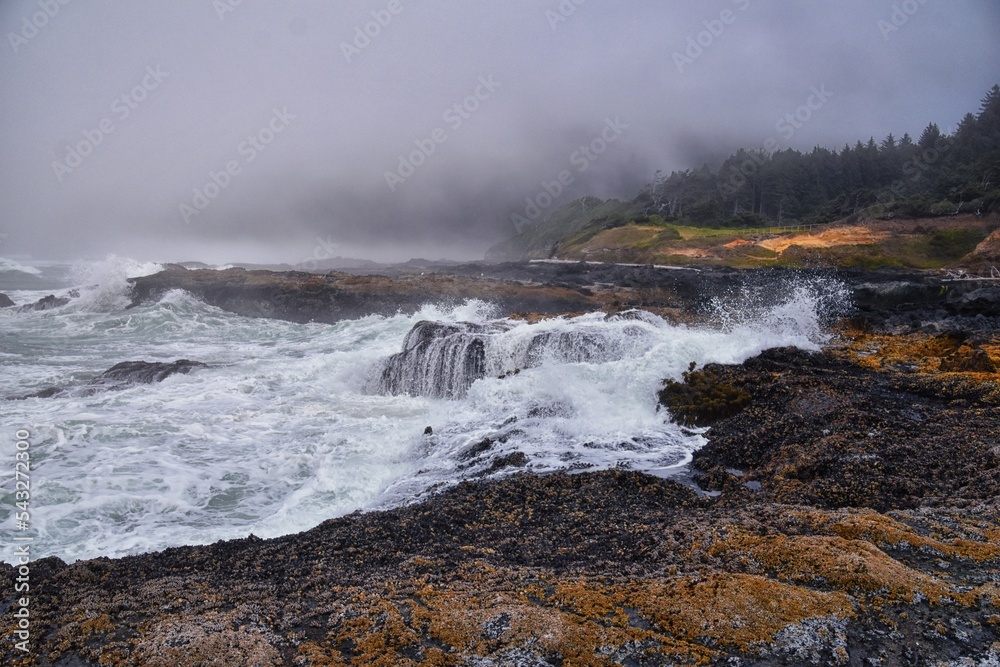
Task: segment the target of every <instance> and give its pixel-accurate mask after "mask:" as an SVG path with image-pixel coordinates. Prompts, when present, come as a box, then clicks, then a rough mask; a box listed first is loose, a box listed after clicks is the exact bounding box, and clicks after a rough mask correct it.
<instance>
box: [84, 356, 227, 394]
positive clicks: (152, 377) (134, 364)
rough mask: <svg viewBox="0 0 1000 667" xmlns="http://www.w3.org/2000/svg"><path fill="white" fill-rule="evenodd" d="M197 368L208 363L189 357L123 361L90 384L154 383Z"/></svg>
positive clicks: (104, 386) (127, 384) (101, 385)
mask: <svg viewBox="0 0 1000 667" xmlns="http://www.w3.org/2000/svg"><path fill="white" fill-rule="evenodd" d="M196 368H207V364H203V363H201V362H200V361H191V360H189V359H178V360H177V361H171V362H150V361H123V362H122V363H120V364H115V365H114V366H112V367H111V368H109V369H108V370H106V371H104V372H103V373H101V374H100V375H98V376H97V377H96V378H94V379H93V380H91V381H90V384H89V386H91V387H103V388H105V389H118V388H124V387H127V386H129V385H133V384H153V383H154V382H162V381H163V380H165V379H167V378H168V377H170V376H171V375H176V374H178V373H180V374H182V375H186V374H188V373H190V372H191V371H192V370H194V369H196Z"/></svg>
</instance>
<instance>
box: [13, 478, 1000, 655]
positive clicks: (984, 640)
mask: <svg viewBox="0 0 1000 667" xmlns="http://www.w3.org/2000/svg"><path fill="white" fill-rule="evenodd" d="M997 528H1000V517H998V515H997V513H996V511H994V510H988V509H985V508H984V509H982V510H980V511H978V512H976V513H974V514H968V515H963V514H961V513H956V512H946V511H935V510H925V511H921V512H917V513H895V514H894V515H893V517H892V518H889V517H886V516H883V515H880V514H877V513H875V512H871V511H860V512H858V511H837V512H824V511H820V510H811V509H809V508H804V507H792V506H780V505H773V506H772V505H768V504H759V503H744V506H742V507H733V506H726V505H724V504H719V503H715V504H713V503H710V502H708V501H704V500H698V499H697V498H695V496H694V494H693V493H692V492H691V491H690V490H689V489H686V488H684V487H682V486H680V485H678V484H675V483H672V482H669V481H664V480H661V479H657V478H654V477H650V476H647V475H642V474H638V473H628V472H619V471H609V472H602V473H585V474H581V475H566V474H555V475H549V476H543V477H538V476H532V475H525V474H519V475H515V476H512V477H508V478H505V479H502V480H494V481H490V482H475V483H474V482H464V483H462V484H459V485H457V486H455V487H453V488H452V489H450V490H448V491H446V492H444V493H442V494H440V495H438V496H435V497H433V498H431V499H429V500H427V501H424V502H421V503H419V504H415V505H411V506H408V507H403V508H399V509H395V510H392V511H388V512H373V513H369V514H364V515H362V514H353V515H350V516H347V517H343V518H340V519H336V520H332V521H328V522H325V523H323V524H321V525H320V526H318V527H317V528H314V529H313V530H310V531H307V532H305V533H302V534H299V535H292V536H287V537H282V538H277V539H273V540H261V539H259V538H256V537H253V536H251V537H249V538H247V539H244V540H235V541H230V542H219V543H216V544H213V545H209V546H203V547H183V548H174V549H168V550H166V551H164V552H162V553H157V554H146V555H140V556H134V557H129V558H123V559H120V560H108V559H97V560H91V561H81V562H77V563H73V564H72V565H66V564H64V563H62V562H61V561H59V560H57V559H53V558H49V559H44V560H40V561H37V562H35V563H33V564H32V566H31V590H32V593H33V597H32V602H31V605H32V606H31V630H32V643H31V651H32V652H31V654H30V655H29V656H25V655H23V654H21V653H19V652H18V651H16V650H15V649H14V647H13V642H10V641H8V642H4V643H3V644H2V645H0V660H2V661H4V664H10V665H22V664H25V665H26V664H33V665H34V664H37V665H65V664H98V663H99V664H104V665H128V664H141V665H171V667H189V666H194V665H203V664H225V665H244V664H264V665H289V666H291V665H343V664H385V665H416V664H428V665H435V664H442V665H473V664H482V665H487V664H490V665H494V664H495V665H508V664H511V665H513V664H539V665H560V664H562V665H565V664H569V663H572V664H593V665H605V664H607V665H612V664H619V665H621V664H625V665H629V664H631V665H666V664H675V665H720V666H721V665H733V664H740V665H746V666H749V665H768V666H771V665H775V666H776V665H803V664H824V665H840V664H844V665H846V664H858V665H863V664H867V663H865V662H864V660H865V658H866V657H868V656H878V655H880V654H882V655H888V656H903V655H911V656H913V658H912V660H911V661H910V663H911V664H935V662H934V661H935V660H943V659H958V658H970V659H976V660H979V659H985V658H986V657H987V656H988V655H989V652H990V646H991V644H992V643H993V642H995V641H997V640H998V639H1000V618H998V617H997V614H998V612H1000V609H998V605H1000V595H997V590H998V589H997V587H996V585H995V584H994V583H992V581H993V580H995V579H996V578H997V577H998V575H1000V546H998V545H996V544H990V543H988V542H987V541H986V540H985V539H984V537H983V531H986V530H996V529H997ZM942 563H943V564H945V565H947V567H943V566H942V565H941V564H942ZM16 576H17V571H16V570H15V569H14V568H12V567H10V566H7V565H0V590H2V591H5V593H3V594H2V596H0V604H3V605H7V604H10V603H11V599H10V598H11V596H12V595H13V593H11V591H13V590H14V589H13V586H14V582H15V577H16ZM16 621H17V619H16V618H14V617H13V615H12V614H4V615H3V617H0V634H3V635H4V636H10V633H11V631H12V630H13V629H15V628H16ZM734 657H740V658H742V659H741V660H740V661H738V662H737V661H732V660H731V658H734ZM529 658H530V660H531V662H528V663H524V662H523V661H524V660H526V659H529ZM612 658H613V659H612ZM891 664H900V665H902V664H906V663H905V662H897V663H891ZM961 664H965V663H961ZM972 664H976V663H972ZM984 664H985V663H984Z"/></svg>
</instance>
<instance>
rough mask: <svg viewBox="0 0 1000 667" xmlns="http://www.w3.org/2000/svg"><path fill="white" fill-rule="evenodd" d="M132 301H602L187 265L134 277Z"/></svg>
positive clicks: (286, 316) (572, 305)
mask: <svg viewBox="0 0 1000 667" xmlns="http://www.w3.org/2000/svg"><path fill="white" fill-rule="evenodd" d="M130 282H131V283H132V286H133V301H132V305H133V306H134V305H138V304H140V303H146V302H149V301H154V300H156V299H158V298H160V296H162V295H163V294H164V293H165V292H167V291H169V290H171V289H182V290H185V291H187V292H190V293H191V294H193V295H195V296H197V297H198V298H200V299H202V300H204V301H205V302H206V303H209V304H211V305H213V306H217V307H219V308H222V309H224V310H228V311H230V312H233V313H237V314H239V315H245V316H249V317H273V318H276V319H282V320H290V321H293V322H338V321H340V320H345V319H354V318H359V317H366V316H368V315H386V316H391V315H395V314H396V313H399V312H404V313H413V312H416V311H417V310H419V309H420V308H421V307H422V306H424V305H426V304H429V303H455V304H458V303H460V302H462V301H464V300H467V299H482V300H484V301H488V302H490V303H492V304H494V305H495V306H496V307H497V308H498V309H499V312H498V314H499V315H508V314H512V313H550V314H557V313H564V312H583V311H589V310H593V309H595V308H597V307H598V306H599V302H598V301H597V300H596V299H594V298H593V297H589V296H586V295H584V294H581V293H580V292H579V291H576V290H573V289H568V288H564V287H550V286H541V285H533V286H532V285H521V284H517V283H508V282H501V281H488V280H479V279H473V278H455V277H449V276H438V275H433V276H420V275H404V276H401V277H399V278H387V277H385V276H354V275H350V274H346V273H329V274H326V275H318V274H312V273H304V272H295V271H293V272H286V273H273V272H270V271H246V270H244V269H229V270H226V271H211V270H197V271H188V270H184V269H182V268H179V267H173V268H170V269H168V270H166V271H162V272H160V273H157V274H154V275H151V276H145V277H141V278H134V279H132V280H131V281H130Z"/></svg>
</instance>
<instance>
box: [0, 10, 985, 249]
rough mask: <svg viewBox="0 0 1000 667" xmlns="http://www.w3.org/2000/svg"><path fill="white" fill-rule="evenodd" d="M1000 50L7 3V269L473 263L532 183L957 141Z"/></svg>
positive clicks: (304, 13)
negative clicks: (782, 151) (343, 259)
mask: <svg viewBox="0 0 1000 667" xmlns="http://www.w3.org/2000/svg"><path fill="white" fill-rule="evenodd" d="M62 3H65V4H62ZM560 8H561V9H560ZM570 10H572V12H571V11H570ZM373 12H374V14H373ZM560 12H561V13H560ZM379 21H381V24H380V23H379ZM366 30H367V32H368V33H369V35H371V36H369V35H365V34H364V33H365V31H366ZM998 33H1000V5H998V3H997V2H996V0H947V1H946V0H905V1H903V0H840V1H839V2H836V3H832V2H817V1H812V0H798V1H795V2H793V1H792V0H781V1H779V0H708V1H701V2H679V1H676V0H628V1H618V2H610V1H609V0H575V1H574V0H562V2H560V0H522V1H517V2H481V3H476V2H471V1H470V0H464V1H460V0H424V1H422V2H417V1H415V0H329V1H322V2H321V1H320V0H242V1H240V0H214V2H213V0H145V1H143V2H138V1H135V0H133V1H131V2H126V1H124V0H0V35H2V37H3V43H2V44H0V86H2V90H3V95H2V98H0V109H2V118H3V125H2V129H0V155H2V156H3V160H2V162H0V201H2V203H3V206H2V208H0V233H3V234H6V237H5V238H3V240H2V242H0V254H2V255H7V256H25V255H26V256H30V257H33V258H37V259H61V258H75V257H80V256H96V257H100V256H104V255H106V254H109V253H117V254H119V255H128V256H132V257H135V258H137V259H153V260H161V261H164V260H185V259H199V260H204V261H214V262H225V261H288V262H300V261H304V260H307V259H309V258H311V257H323V256H324V255H344V256H354V257H369V258H376V259H387V260H405V259H407V258H409V257H412V256H424V257H429V258H439V257H452V258H473V257H481V256H482V253H483V252H484V251H485V249H486V247H487V246H488V245H489V244H490V243H491V242H494V241H496V240H499V239H500V238H502V237H505V236H508V235H509V234H510V233H512V232H513V230H514V226H513V224H512V223H511V220H510V216H511V215H512V214H514V213H522V214H523V213H524V211H525V206H526V204H525V198H532V199H535V200H536V201H538V202H540V203H541V204H543V205H544V204H545V203H546V202H547V199H546V197H545V196H544V193H545V188H544V186H543V183H548V184H549V190H550V191H552V192H553V193H556V194H557V196H556V197H555V200H554V203H553V204H552V205H551V206H550V207H549V208H548V209H544V206H543V211H542V212H543V213H544V211H545V210H553V209H554V208H556V207H557V206H558V205H560V204H562V203H565V202H568V201H570V200H571V199H572V198H574V197H576V196H580V195H582V194H585V193H589V194H594V195H597V196H601V197H612V196H618V197H622V198H631V197H633V196H634V195H635V194H636V193H637V192H638V190H639V188H640V187H641V185H642V184H643V183H644V182H648V181H649V179H650V177H651V175H652V173H653V171H655V170H656V169H664V170H671V169H683V168H688V167H695V166H698V165H700V164H701V163H703V162H705V161H706V160H707V161H710V162H712V161H717V160H719V159H721V158H724V157H725V156H726V155H727V154H729V153H730V152H732V151H733V150H735V149H736V148H737V147H740V146H745V147H750V148H753V147H760V146H763V145H764V144H765V142H766V141H767V140H768V139H772V140H777V143H778V145H779V146H780V147H781V148H785V147H793V148H799V149H803V150H807V149H809V148H811V147H812V146H814V145H817V144H820V145H826V146H830V147H833V148H840V147H841V146H843V144H844V143H845V142H848V141H850V142H852V143H853V141H854V140H856V139H859V138H865V139H866V138H867V137H868V136H872V135H874V136H875V137H876V138H877V139H880V138H882V137H884V136H885V135H886V134H888V133H889V132H894V133H896V134H897V135H899V134H901V133H902V132H906V131H908V132H910V133H911V134H914V135H916V134H918V133H919V132H920V130H921V129H922V128H923V127H924V126H925V125H926V124H927V122H928V121H931V120H933V121H936V122H938V123H939V124H940V125H941V126H942V128H951V127H953V126H954V124H955V123H957V122H958V121H959V120H960V119H961V117H962V116H963V115H964V114H965V113H966V112H968V111H975V110H976V109H977V108H978V105H979V100H980V99H981V98H982V97H983V96H984V95H985V93H986V91H987V90H988V89H989V88H990V87H991V86H992V85H993V84H994V83H997V82H998V81H1000V40H997V39H996V35H997V34H998ZM359 35H360V36H359ZM699 42H700V44H699ZM345 45H346V46H345ZM814 89H815V91H814ZM477 94H478V97H477ZM810 96H813V97H812V98H810ZM810 102H811V103H812V106H813V107H814V108H813V109H808V107H804V108H800V107H802V105H806V104H808V103H810ZM455 105H459V108H458V109H455V108H454V107H455ZM796 112H798V113H799V119H806V120H805V122H799V120H796V121H795V123H794V125H793V124H788V123H786V124H784V125H780V126H779V125H778V123H779V122H780V121H781V120H782V119H783V118H784V117H785V116H786V114H790V113H791V114H795V113H796ZM609 122H610V123H609ZM626 126H627V127H626ZM602 135H603V137H602ZM435 139H436V140H435ZM581 146H590V147H591V149H590V152H589V154H587V153H586V152H580V150H579V149H580V148H581ZM431 148H433V152H431V150H430V149H431ZM414 151H416V153H414ZM598 151H601V152H600V154H598ZM426 153H429V154H426ZM401 155H402V156H404V157H405V158H406V160H407V162H409V161H410V158H411V157H413V158H414V159H413V162H417V163H420V164H419V166H416V167H415V168H412V173H411V166H412V163H411V164H404V165H402V167H401V165H400V156H401ZM227 170H228V171H227ZM387 172H388V173H392V174H394V176H392V177H388V178H387V175H386V174H387ZM561 172H565V173H564V174H563V176H564V178H565V179H566V181H567V182H569V185H568V186H565V187H563V186H561V185H559V186H556V185H554V184H553V182H554V181H555V182H558V178H559V176H560V173H561ZM213 174H214V175H215V178H214V181H213V177H212V175H213ZM566 177H568V178H566ZM570 180H571V182H570ZM559 188H562V190H563V191H562V192H561V193H560V192H559V191H558V190H559ZM199 193H200V194H199ZM320 240H321V241H322V243H320Z"/></svg>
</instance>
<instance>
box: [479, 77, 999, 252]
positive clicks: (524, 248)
mask: <svg viewBox="0 0 1000 667" xmlns="http://www.w3.org/2000/svg"><path fill="white" fill-rule="evenodd" d="M996 211H1000V86H993V88H992V89H991V90H990V91H989V92H988V93H987V95H986V96H985V97H984V98H983V100H982V103H981V105H980V108H979V110H978V112H977V113H971V112H970V113H968V114H966V116H965V117H964V118H963V119H962V120H961V122H960V123H959V124H958V125H957V127H956V128H955V130H954V131H953V132H951V133H946V132H943V131H942V130H941V129H940V127H939V126H938V125H937V124H936V123H930V124H928V125H927V127H926V128H925V129H924V130H923V132H922V133H921V134H920V136H919V137H917V138H916V139H914V138H913V137H911V136H910V135H909V134H907V133H903V134H902V135H900V136H896V135H893V134H890V135H889V136H887V137H885V138H882V139H881V140H876V139H875V138H874V137H870V138H868V139H867V140H866V141H861V140H858V141H856V142H855V143H854V145H850V144H848V145H845V146H844V147H843V148H842V149H840V150H834V149H831V148H825V147H816V148H814V149H813V150H812V151H810V152H808V153H803V152H800V151H797V150H793V149H787V150H780V151H776V152H773V153H768V152H766V151H764V150H748V149H740V150H738V151H737V152H736V153H734V154H733V155H731V156H730V157H729V158H727V159H726V160H725V161H724V162H723V163H722V164H721V165H719V166H718V167H717V168H714V169H713V168H712V167H711V166H709V165H703V166H701V167H700V168H697V169H688V170H684V171H674V172H672V173H670V174H669V175H666V174H663V173H662V172H657V173H656V174H655V175H654V177H653V179H652V182H651V183H650V184H648V185H647V187H645V188H644V189H643V191H642V192H641V193H639V195H638V196H637V197H636V198H635V199H633V200H631V201H619V200H610V201H607V202H602V201H601V200H599V199H596V198H592V197H586V198H584V199H582V200H577V201H575V202H572V203H570V204H567V205H565V206H563V207H562V208H560V209H557V210H555V211H553V212H552V213H551V214H550V215H549V216H548V217H547V218H545V219H542V220H538V221H534V222H535V224H533V225H531V226H528V227H526V228H522V230H521V233H520V234H518V235H517V236H515V237H514V238H512V239H509V240H508V241H505V242H503V243H501V244H498V245H497V246H495V247H494V248H492V249H491V250H490V253H489V256H491V257H494V258H500V257H507V258H514V257H528V258H539V257H549V256H554V255H557V254H559V249H560V248H563V249H566V248H571V247H579V246H580V245H581V244H585V243H586V242H587V241H588V240H589V239H591V238H593V237H595V236H596V235H598V234H599V233H601V232H602V231H604V230H608V229H615V228H618V227H624V226H628V225H633V226H636V225H637V226H639V227H642V228H649V227H659V228H661V229H662V231H661V232H659V233H658V234H657V235H656V236H655V238H652V237H650V236H649V234H637V235H636V236H637V239H638V240H637V243H639V244H646V245H647V247H649V246H651V245H658V244H659V245H662V244H663V243H664V242H668V241H669V240H670V238H671V237H676V238H680V237H681V234H680V233H679V230H678V228H713V229H732V230H746V229H759V228H765V227H792V226H796V225H816V224H822V223H828V222H833V221H844V222H845V223H852V222H857V221H868V220H881V221H888V220H894V219H901V218H903V219H915V218H919V219H924V218H935V217H943V216H957V215H960V214H971V215H975V216H986V217H988V216H989V215H990V213H991V212H996ZM522 227H523V226H522ZM618 236H619V237H621V236H622V233H619V234H618ZM624 236H626V237H627V236H628V234H625V235H624ZM980 240H981V239H980ZM974 245H975V243H973V246H974ZM640 250H641V248H640ZM640 254H641V253H640Z"/></svg>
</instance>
